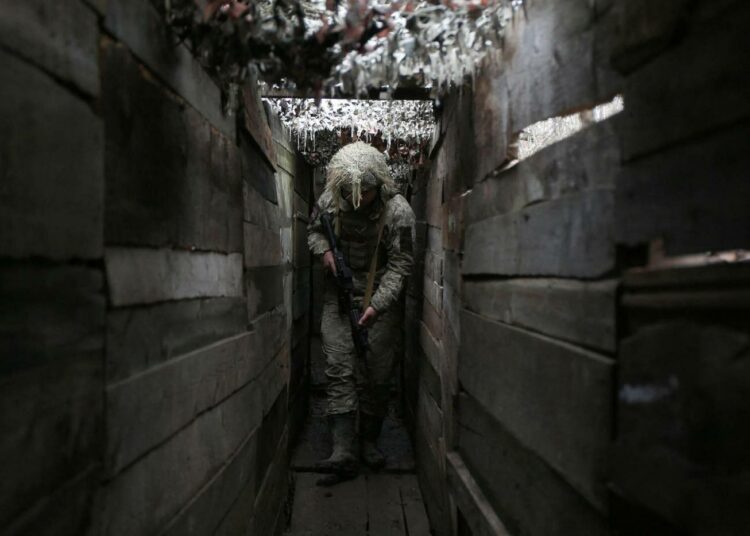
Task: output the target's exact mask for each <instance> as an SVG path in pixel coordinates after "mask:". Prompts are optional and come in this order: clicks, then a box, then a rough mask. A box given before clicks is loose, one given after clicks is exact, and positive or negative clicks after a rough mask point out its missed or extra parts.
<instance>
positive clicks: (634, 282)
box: [622, 262, 750, 291]
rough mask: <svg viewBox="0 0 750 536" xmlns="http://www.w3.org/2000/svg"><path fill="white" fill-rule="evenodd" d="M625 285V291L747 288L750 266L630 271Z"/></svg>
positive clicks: (727, 264) (712, 266)
mask: <svg viewBox="0 0 750 536" xmlns="http://www.w3.org/2000/svg"><path fill="white" fill-rule="evenodd" d="M622 282H623V287H624V289H625V290H626V291H637V290H643V291H648V290H651V289H655V290H659V289H669V290H672V291H674V290H677V289H687V290H692V289H694V290H698V289H701V290H702V289H705V288H707V287H708V288H712V289H715V290H718V289H724V288H735V287H746V286H748V285H750V264H747V263H741V262H738V263H720V264H712V265H707V266H693V267H685V268H679V269H673V268H671V269H662V270H629V271H627V272H625V274H624V276H623V281H622Z"/></svg>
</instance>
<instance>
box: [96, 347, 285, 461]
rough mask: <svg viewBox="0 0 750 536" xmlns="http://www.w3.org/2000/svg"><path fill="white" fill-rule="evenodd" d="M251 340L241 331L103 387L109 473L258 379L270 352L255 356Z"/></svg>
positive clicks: (263, 385)
mask: <svg viewBox="0 0 750 536" xmlns="http://www.w3.org/2000/svg"><path fill="white" fill-rule="evenodd" d="M257 339H258V334H256V333H254V332H246V333H242V334H240V335H236V336H234V337H230V338H229V339H225V340H222V341H219V342H216V343H213V344H211V345H209V346H206V347H204V348H200V349H198V350H195V351H193V352H190V353H188V354H185V355H182V356H179V357H177V358H175V359H173V360H171V361H168V362H166V363H165V364H163V365H161V366H158V367H154V368H152V369H149V370H148V371H145V372H143V373H141V374H138V375H136V376H133V377H132V378H129V379H127V380H125V381H123V382H119V383H117V384H114V385H110V386H108V387H107V416H108V419H107V438H108V447H109V448H108V452H107V458H108V461H109V463H108V466H109V469H110V471H111V472H113V473H115V472H118V471H119V470H120V469H121V468H122V467H123V466H125V465H127V464H128V463H130V462H131V461H133V460H134V459H135V458H137V457H138V456H139V455H141V454H142V453H143V452H145V451H147V450H148V449H150V448H152V447H153V446H154V445H158V444H159V443H161V442H162V441H163V440H164V439H165V438H167V437H169V436H171V435H172V434H173V433H175V432H176V431H178V430H179V429H181V428H183V427H184V426H186V425H188V424H189V423H190V422H192V421H193V420H194V419H195V418H196V417H197V416H198V415H200V414H201V413H203V412H205V411H206V410H208V409H210V408H212V407H215V406H217V405H219V404H221V403H223V402H224V400H225V399H226V398H228V397H230V396H231V395H232V394H233V393H235V392H236V391H238V390H240V389H241V388H242V387H243V386H245V385H246V384H247V383H249V382H250V381H252V380H254V379H258V378H261V372H262V371H263V370H264V368H265V365H266V363H267V362H268V361H269V360H270V358H271V356H264V355H260V354H258V349H259V346H260V345H259V344H258V342H257ZM263 379H265V377H264V378H263ZM255 387H256V389H261V390H263V389H265V388H266V382H264V381H262V380H261V381H259V382H256V386H255Z"/></svg>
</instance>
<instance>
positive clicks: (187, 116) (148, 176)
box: [101, 2, 242, 252]
mask: <svg viewBox="0 0 750 536" xmlns="http://www.w3.org/2000/svg"><path fill="white" fill-rule="evenodd" d="M113 3H116V4H123V3H124V2H113ZM101 57H102V70H103V74H102V76H103V92H104V96H103V98H102V113H103V116H104V123H105V126H106V133H107V147H106V149H107V150H106V158H105V169H106V174H107V180H106V204H107V217H106V218H105V238H106V241H107V243H108V244H138V245H148V246H155V247H156V246H166V245H172V246H176V247H181V248H185V249H200V250H210V251H221V252H235V251H241V248H242V183H241V175H240V158H239V153H238V149H237V146H236V145H235V143H234V140H233V138H231V137H228V136H224V135H223V134H221V133H220V132H219V131H217V130H216V129H215V128H214V125H212V124H210V123H208V122H207V121H206V120H205V119H204V118H203V117H201V115H200V114H199V113H198V112H196V111H195V110H194V109H193V108H191V107H188V106H185V104H184V102H181V101H180V100H179V98H178V97H176V96H175V95H173V94H171V93H170V92H169V90H168V89H167V88H166V87H164V86H163V85H162V84H161V83H160V82H159V81H158V80H157V79H156V78H155V77H154V76H153V75H152V74H150V73H148V71H145V70H144V69H142V68H141V66H140V65H139V64H138V63H137V61H136V59H135V58H134V57H133V56H132V55H131V53H130V52H129V51H128V50H127V48H126V47H124V46H123V45H119V44H115V43H112V42H109V41H104V42H103V46H102V53H101ZM133 102H137V103H138V106H133V104H132V103H133Z"/></svg>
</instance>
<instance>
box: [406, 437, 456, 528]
mask: <svg viewBox="0 0 750 536" xmlns="http://www.w3.org/2000/svg"><path fill="white" fill-rule="evenodd" d="M414 450H415V454H416V458H417V459H418V460H419V463H418V464H417V478H418V479H419V485H420V489H421V490H422V498H423V500H424V505H425V509H426V510H427V514H428V516H429V520H430V525H431V526H432V528H433V529H434V531H435V535H436V536H448V535H449V534H450V530H451V529H450V523H449V522H448V505H447V500H446V499H447V495H446V494H447V489H446V487H445V484H444V482H445V472H444V471H443V470H441V468H440V464H439V461H438V460H437V459H436V458H435V456H434V454H433V451H432V449H431V448H430V446H429V442H428V440H427V437H426V436H425V434H424V431H423V429H421V428H418V429H417V430H416V432H415V434H414Z"/></svg>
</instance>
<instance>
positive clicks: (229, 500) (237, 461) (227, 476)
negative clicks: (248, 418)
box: [159, 428, 258, 536]
mask: <svg viewBox="0 0 750 536" xmlns="http://www.w3.org/2000/svg"><path fill="white" fill-rule="evenodd" d="M257 430H258V429H257V428H255V429H253V431H252V432H250V435H248V436H247V437H246V438H245V440H244V441H243V442H242V444H241V445H240V447H239V448H238V449H237V450H236V451H235V452H234V453H232V455H231V456H230V458H229V459H228V460H226V462H225V463H224V465H223V466H222V467H221V468H220V469H219V471H218V472H217V473H216V474H215V475H214V476H213V477H212V478H211V479H210V480H209V481H208V482H207V483H206V484H205V485H204V486H203V487H202V488H201V489H200V491H199V492H198V493H197V494H196V496H195V497H194V498H193V499H192V500H191V501H190V502H189V503H188V504H187V505H185V507H184V508H182V509H181V510H180V511H179V512H178V513H177V515H176V516H175V517H174V518H173V519H172V520H170V521H169V522H168V523H167V526H166V528H164V529H163V530H161V531H160V532H159V534H160V535H163V536H190V535H193V536H202V535H204V534H214V533H215V532H216V530H217V528H218V527H219V526H220V525H222V524H224V517H225V516H226V515H227V514H229V513H231V510H232V508H233V506H234V504H235V502H238V501H241V503H242V504H241V505H239V507H241V508H242V507H244V508H248V509H250V510H252V507H253V503H254V502H255V479H256V477H257V475H256V473H255V456H256V450H257ZM245 489H249V490H250V493H249V494H246V493H243V492H244V491H245Z"/></svg>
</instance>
